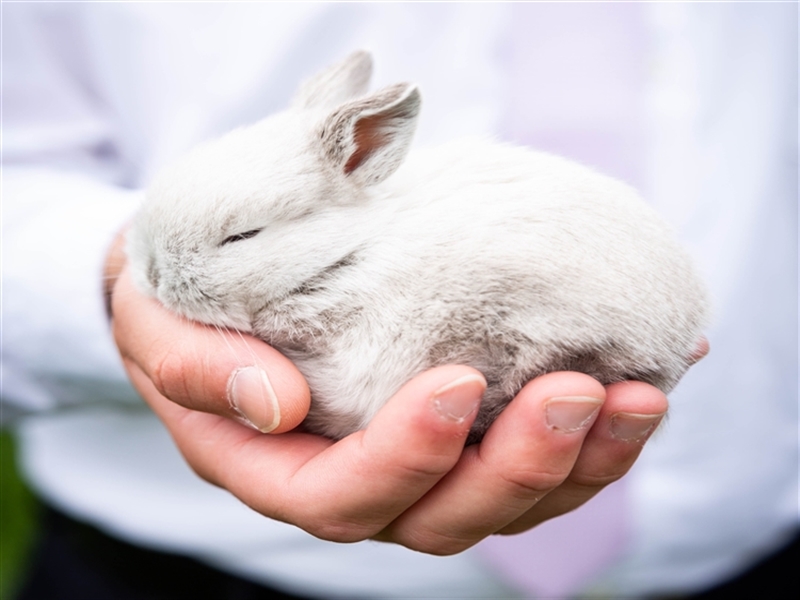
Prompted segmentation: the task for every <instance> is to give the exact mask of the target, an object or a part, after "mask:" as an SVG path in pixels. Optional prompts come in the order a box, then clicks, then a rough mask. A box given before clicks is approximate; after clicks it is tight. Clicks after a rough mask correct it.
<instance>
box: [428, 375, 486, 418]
mask: <svg viewBox="0 0 800 600" xmlns="http://www.w3.org/2000/svg"><path fill="white" fill-rule="evenodd" d="M485 391H486V380H485V379H484V378H483V377H481V376H480V375H465V376H464V377H460V378H459V379H456V380H455V381H451V382H450V383H448V384H447V385H445V386H443V387H440V388H439V389H438V390H436V392H434V394H433V407H434V408H435V409H436V412H438V413H439V414H440V415H441V416H443V417H444V418H445V419H447V420H449V421H456V422H457V423H460V422H462V421H463V420H464V419H466V418H467V417H469V416H470V415H471V414H472V413H474V412H475V411H476V410H477V409H478V406H479V405H480V403H481V398H483V392H485Z"/></svg>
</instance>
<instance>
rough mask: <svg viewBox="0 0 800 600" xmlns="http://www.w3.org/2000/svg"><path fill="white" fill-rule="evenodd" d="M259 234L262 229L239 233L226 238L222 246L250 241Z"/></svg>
mask: <svg viewBox="0 0 800 600" xmlns="http://www.w3.org/2000/svg"><path fill="white" fill-rule="evenodd" d="M259 233H261V230H260V229H251V230H250V231H245V232H243V233H237V234H236V235H230V236H228V237H226V238H225V239H224V240H222V243H221V244H220V246H224V245H225V244H230V243H231V242H239V241H241V240H247V239H250V238H251V237H255V236H257V235H258V234H259Z"/></svg>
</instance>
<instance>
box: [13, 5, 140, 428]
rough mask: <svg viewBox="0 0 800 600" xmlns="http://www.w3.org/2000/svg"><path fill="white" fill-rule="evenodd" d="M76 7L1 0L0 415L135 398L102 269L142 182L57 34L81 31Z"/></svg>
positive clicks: (74, 54)
mask: <svg viewBox="0 0 800 600" xmlns="http://www.w3.org/2000/svg"><path fill="white" fill-rule="evenodd" d="M71 18H74V17H73V13H68V12H63V11H60V10H58V9H57V8H56V9H51V10H47V11H42V10H40V8H39V7H36V6H33V7H26V6H23V5H15V6H12V7H9V10H5V9H4V19H5V20H6V21H7V22H8V23H7V25H8V26H7V27H4V28H3V30H4V31H3V33H4V56H3V77H4V81H3V174H2V195H3V214H2V217H3V219H2V238H3V241H2V256H3V265H2V277H3V299H2V300H3V352H2V363H1V364H2V377H3V385H2V400H3V413H2V414H3V420H4V421H8V420H9V419H11V418H13V417H14V415H15V414H16V413H18V412H20V411H23V412H24V411H30V410H44V409H51V408H54V407H56V406H60V405H63V404H69V403H75V402H97V401H99V400H101V399H110V398H116V399H118V400H119V399H121V400H129V401H137V400H135V399H136V396H135V394H134V392H133V390H132V388H131V387H130V385H129V384H127V383H126V378H125V376H124V371H123V369H122V368H121V364H120V361H119V359H118V358H117V352H116V349H115V347H114V345H113V342H112V339H111V335H110V331H109V327H108V324H107V323H106V319H105V316H104V309H103V301H102V294H101V273H102V262H103V258H104V256H105V253H106V248H107V247H108V246H109V244H110V242H111V240H112V239H113V236H114V235H115V233H116V232H117V231H119V229H120V228H121V227H122V225H123V224H124V223H125V222H126V221H127V220H129V219H130V218H131V216H132V214H133V212H134V211H135V209H136V206H137V205H138V204H139V195H140V194H139V193H138V192H136V191H133V190H130V189H126V188H125V187H124V186H123V185H122V183H121V181H122V177H121V173H122V170H121V169H120V162H119V160H117V158H116V157H117V156H118V153H117V152H116V151H115V144H116V143H117V142H116V140H115V134H114V126H113V120H112V119H111V118H110V117H109V114H108V112H107V110H106V108H105V106H104V103H103V100H102V98H101V97H100V96H99V95H98V94H97V90H96V88H94V87H93V85H92V81H91V73H90V72H89V71H88V70H87V69H86V68H84V67H81V66H80V65H85V64H86V63H85V61H81V60H80V56H78V53H79V52H80V45H79V44H71V43H60V44H56V43H55V42H56V38H53V36H54V35H56V33H57V32H58V31H61V32H62V34H61V35H62V36H63V35H68V33H67V32H70V31H74V28H69V27H66V26H65V25H67V24H66V23H64V22H63V21H64V20H65V19H71ZM73 41H74V40H73ZM60 42H69V40H60Z"/></svg>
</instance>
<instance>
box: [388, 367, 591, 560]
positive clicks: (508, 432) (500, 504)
mask: <svg viewBox="0 0 800 600" xmlns="http://www.w3.org/2000/svg"><path fill="white" fill-rule="evenodd" d="M604 398H605V390H604V389H603V386H602V385H600V383H598V382H597V381H596V380H595V379H593V378H591V377H589V376H587V375H583V374H580V373H551V374H548V375H544V376H542V377H539V378H537V379H535V380H533V381H531V382H530V383H529V384H528V385H526V386H525V387H524V388H523V390H522V391H521V392H520V393H519V394H518V395H517V397H516V398H515V399H514V401H513V402H511V404H509V406H508V407H507V408H506V409H505V410H504V411H503V413H501V415H500V416H499V417H498V419H497V421H496V422H495V423H494V424H493V425H492V426H491V427H490V429H489V431H488V432H487V434H486V436H485V438H484V440H483V441H482V442H481V443H480V444H478V445H474V446H470V447H468V448H466V449H465V451H464V453H463V455H462V457H461V460H460V461H459V463H458V464H457V465H456V467H455V468H454V469H453V470H452V471H451V472H450V473H448V475H447V476H446V477H445V478H443V479H442V480H441V481H440V482H439V484H438V485H437V486H436V487H435V488H433V489H432V490H431V492H429V493H428V494H427V495H426V496H425V497H424V498H422V499H421V500H420V501H419V502H418V503H417V504H415V505H414V506H413V507H412V508H411V509H409V510H408V511H407V512H406V513H404V514H403V515H401V516H400V517H399V518H398V519H397V520H395V521H394V522H393V523H392V524H391V525H389V527H388V528H387V529H386V530H385V531H384V532H382V534H381V538H382V539H391V540H394V541H397V542H399V543H401V544H403V545H406V546H408V547H411V548H413V549H416V550H421V551H423V552H429V553H434V554H452V553H454V552H460V551H461V550H464V549H465V548H468V547H469V546H471V545H473V544H475V543H476V542H478V541H480V540H481V539H483V538H485V537H486V536H488V535H490V534H492V533H494V532H496V531H497V530H498V529H500V528H502V527H504V526H505V525H507V524H508V523H509V522H512V521H514V520H515V519H517V518H518V517H519V516H520V515H523V514H525V513H526V512H527V511H528V510H529V509H530V508H531V506H533V505H535V504H536V503H537V502H538V501H539V500H540V499H541V498H543V497H545V496H546V495H547V494H548V493H549V492H550V491H551V490H553V489H555V488H557V487H558V486H559V485H560V484H561V483H562V482H563V481H564V480H565V479H566V478H567V476H568V475H569V473H570V471H571V470H572V469H573V466H574V463H575V460H576V458H577V457H578V454H579V452H580V449H581V443H582V442H583V439H584V436H585V435H586V433H587V431H589V428H590V427H591V425H592V423H593V422H594V419H595V418H596V416H597V414H598V413H599V411H600V407H601V406H602V404H603V400H604Z"/></svg>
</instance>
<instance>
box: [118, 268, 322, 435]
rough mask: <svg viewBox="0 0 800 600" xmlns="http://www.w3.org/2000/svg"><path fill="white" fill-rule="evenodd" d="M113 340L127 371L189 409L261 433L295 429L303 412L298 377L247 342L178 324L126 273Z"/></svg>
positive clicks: (275, 356) (259, 345)
mask: <svg viewBox="0 0 800 600" xmlns="http://www.w3.org/2000/svg"><path fill="white" fill-rule="evenodd" d="M112 304H113V315H114V316H113V321H112V328H113V333H114V339H115V341H116V343H117V347H118V348H119V351H120V354H121V355H122V359H123V362H125V363H126V367H127V368H128V370H129V371H130V367H131V365H135V366H136V367H138V368H139V370H141V371H142V372H143V373H144V375H145V376H146V377H147V378H148V379H150V381H151V382H152V383H153V385H154V386H155V388H156V390H158V392H159V393H160V394H162V395H163V396H165V397H167V398H169V399H170V400H172V401H173V402H175V403H177V404H180V405H181V406H184V407H186V408H189V409H192V410H199V411H203V412H208V413H213V414H217V415H222V416H226V417H230V418H234V419H237V420H239V421H241V422H245V423H247V424H248V425H250V426H252V427H254V428H256V429H258V430H260V431H263V432H265V433H267V432H272V433H283V432H285V431H289V430H290V429H294V428H295V427H297V425H299V424H300V422H301V421H302V420H303V419H304V418H305V416H306V414H307V413H308V407H309V402H310V393H309V390H308V384H307V383H306V381H305V379H304V378H303V376H302V375H301V374H300V371H298V370H297V367H295V366H294V365H293V364H292V362H291V361H290V360H289V359H288V358H286V357H285V356H283V355H282V354H281V353H280V352H278V351H277V350H275V349H274V348H272V347H271V346H269V345H267V344H265V343H264V342H262V341H261V340H258V339H257V338H254V337H253V336H250V335H246V334H243V333H240V332H238V331H230V330H226V329H220V328H214V327H209V326H206V325H202V324H200V323H195V322H192V321H188V320H186V319H184V318H182V317H179V316H177V315H175V314H173V313H171V312H170V311H168V310H167V309H166V308H164V307H163V306H162V305H161V304H160V303H159V302H158V301H157V300H155V299H153V298H150V297H147V296H144V295H142V294H141V293H139V292H138V290H136V288H135V287H134V286H133V282H132V281H131V278H130V273H129V270H128V268H127V266H126V267H124V268H123V269H122V271H121V272H120V276H119V278H118V279H117V281H116V284H115V285H114V289H113V293H112Z"/></svg>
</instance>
